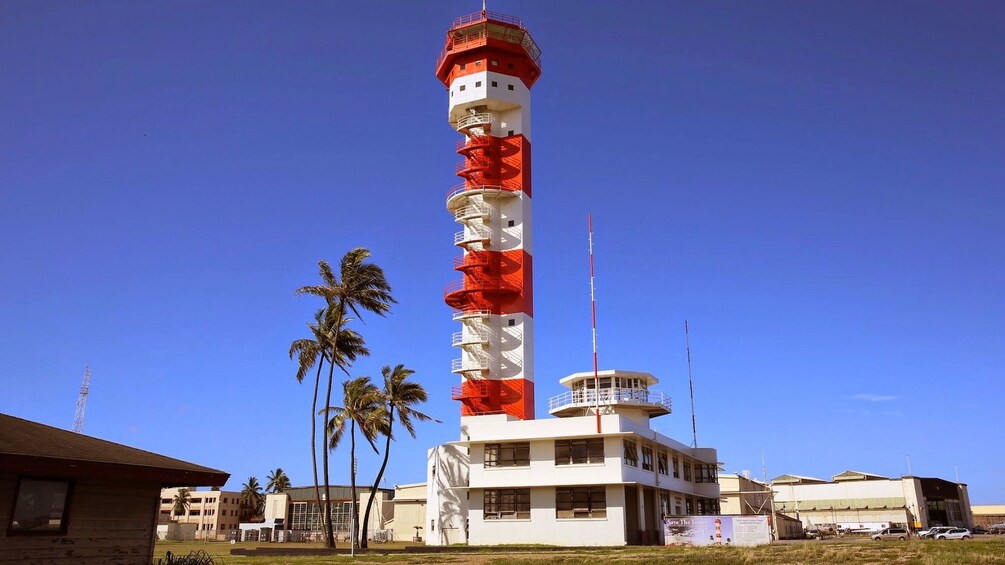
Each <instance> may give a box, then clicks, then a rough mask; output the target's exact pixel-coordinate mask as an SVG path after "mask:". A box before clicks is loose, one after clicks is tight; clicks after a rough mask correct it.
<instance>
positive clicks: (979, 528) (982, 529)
mask: <svg viewBox="0 0 1005 565" xmlns="http://www.w3.org/2000/svg"><path fill="white" fill-rule="evenodd" d="M970 532H971V533H972V534H974V535H975V536H976V535H978V534H987V533H990V532H988V529H987V528H985V527H984V526H974V527H973V528H970Z"/></svg>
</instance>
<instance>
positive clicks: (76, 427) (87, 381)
mask: <svg viewBox="0 0 1005 565" xmlns="http://www.w3.org/2000/svg"><path fill="white" fill-rule="evenodd" d="M90 392H91V368H90V367H87V366H85V367H84V384H82V385H80V398H78V399H77V412H76V414H74V415H73V431H75V432H77V433H78V434H82V433H84V409H85V408H87V395H88V393H90Z"/></svg>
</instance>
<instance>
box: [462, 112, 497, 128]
mask: <svg viewBox="0 0 1005 565" xmlns="http://www.w3.org/2000/svg"><path fill="white" fill-rule="evenodd" d="M493 121H495V118H493V117H492V114H491V113H489V112H484V113H481V114H469V115H467V116H464V117H463V118H461V119H459V120H457V131H460V132H463V131H464V130H466V129H468V128H473V127H476V126H484V125H488V126H491V125H492V122H493Z"/></svg>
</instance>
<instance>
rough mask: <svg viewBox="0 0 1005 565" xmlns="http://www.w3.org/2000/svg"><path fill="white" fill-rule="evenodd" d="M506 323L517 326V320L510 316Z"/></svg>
mask: <svg viewBox="0 0 1005 565" xmlns="http://www.w3.org/2000/svg"><path fill="white" fill-rule="evenodd" d="M506 325H507V326H515V325H516V320H514V319H512V318H510V319H509V320H506Z"/></svg>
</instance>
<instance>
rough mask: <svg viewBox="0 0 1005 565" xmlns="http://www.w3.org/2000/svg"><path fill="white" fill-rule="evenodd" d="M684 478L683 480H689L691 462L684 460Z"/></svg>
mask: <svg viewBox="0 0 1005 565" xmlns="http://www.w3.org/2000/svg"><path fill="white" fill-rule="evenodd" d="M684 480H685V481H690V480H691V463H690V462H688V461H685V462H684Z"/></svg>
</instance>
